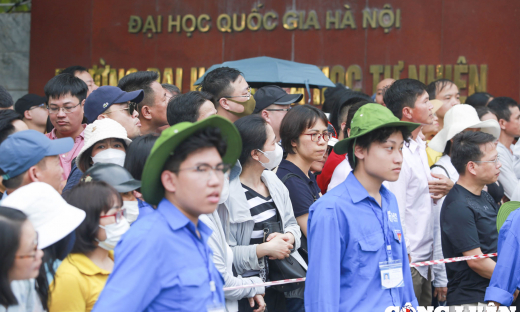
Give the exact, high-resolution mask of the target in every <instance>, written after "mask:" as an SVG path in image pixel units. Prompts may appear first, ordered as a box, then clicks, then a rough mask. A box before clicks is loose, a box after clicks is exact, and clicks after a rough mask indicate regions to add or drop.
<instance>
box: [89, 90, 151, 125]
mask: <svg viewBox="0 0 520 312" xmlns="http://www.w3.org/2000/svg"><path fill="white" fill-rule="evenodd" d="M143 97H144V92H143V90H136V91H132V92H125V91H123V90H121V89H119V88H118V87H114V86H102V87H99V88H97V90H94V91H93V92H92V93H91V94H90V95H89V96H88V98H87V100H86V101H85V108H84V110H85V117H86V118H87V121H88V123H92V122H94V120H96V119H97V117H98V116H99V115H101V114H102V113H103V112H104V111H106V110H107V109H108V108H109V107H110V106H111V105H112V104H118V103H126V102H128V101H131V102H134V103H140V102H141V101H142V100H143Z"/></svg>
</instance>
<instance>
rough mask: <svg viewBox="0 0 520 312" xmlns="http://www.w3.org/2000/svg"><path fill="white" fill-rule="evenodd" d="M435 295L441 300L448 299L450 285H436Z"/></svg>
mask: <svg viewBox="0 0 520 312" xmlns="http://www.w3.org/2000/svg"><path fill="white" fill-rule="evenodd" d="M433 289H434V290H433V297H434V298H437V300H438V301H439V302H444V301H446V295H447V294H448V287H434V288H433Z"/></svg>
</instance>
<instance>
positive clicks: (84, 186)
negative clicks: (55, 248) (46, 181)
mask: <svg viewBox="0 0 520 312" xmlns="http://www.w3.org/2000/svg"><path fill="white" fill-rule="evenodd" d="M114 198H117V201H116V202H114ZM65 200H66V201H67V203H68V204H69V205H72V206H74V207H76V208H79V209H81V210H83V211H85V213H86V217H85V219H84V220H83V222H81V224H80V225H79V226H78V227H77V228H76V241H75V242H74V247H72V253H82V254H87V253H89V252H91V251H93V250H94V249H96V248H97V246H98V245H97V243H96V238H97V234H98V231H99V216H100V215H101V213H102V212H104V213H106V212H108V211H109V210H110V209H112V207H114V206H115V205H116V204H118V205H119V207H123V199H122V198H121V195H120V194H119V193H118V192H117V191H116V189H114V188H113V187H112V186H110V184H108V183H105V182H103V181H91V182H80V183H78V184H77V185H76V186H74V187H73V188H72V189H70V191H68V192H67V193H66V194H65Z"/></svg>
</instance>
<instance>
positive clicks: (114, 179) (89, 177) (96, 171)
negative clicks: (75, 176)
mask: <svg viewBox="0 0 520 312" xmlns="http://www.w3.org/2000/svg"><path fill="white" fill-rule="evenodd" d="M81 180H82V181H83V182H89V181H102V182H105V183H107V184H108V185H110V186H112V187H113V188H114V189H115V190H116V191H117V192H118V193H119V195H121V198H122V199H123V209H124V210H125V218H126V220H127V221H128V223H130V224H132V223H134V222H135V220H137V217H138V216H139V207H138V203H137V198H136V197H135V196H134V193H133V192H134V191H135V190H137V189H138V188H140V187H141V181H137V180H135V179H134V178H133V177H132V175H131V174H130V173H129V172H128V171H126V169H125V168H123V167H121V166H120V165H116V164H111V163H98V164H95V165H94V166H92V167H90V168H89V169H88V170H87V171H85V174H84V175H83V177H82V178H81ZM70 196H71V195H67V197H70Z"/></svg>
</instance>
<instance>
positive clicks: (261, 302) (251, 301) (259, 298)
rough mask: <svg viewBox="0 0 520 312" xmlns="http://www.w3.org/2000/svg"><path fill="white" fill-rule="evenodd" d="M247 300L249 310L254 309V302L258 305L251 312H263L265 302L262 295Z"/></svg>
mask: <svg viewBox="0 0 520 312" xmlns="http://www.w3.org/2000/svg"><path fill="white" fill-rule="evenodd" d="M247 300H249V305H250V306H251V308H254V307H255V301H256V303H258V309H256V310H253V312H263V311H265V301H264V296H263V295H256V296H254V297H253V298H247Z"/></svg>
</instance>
